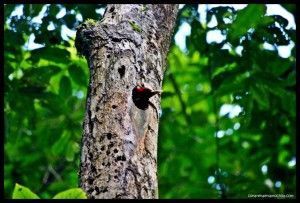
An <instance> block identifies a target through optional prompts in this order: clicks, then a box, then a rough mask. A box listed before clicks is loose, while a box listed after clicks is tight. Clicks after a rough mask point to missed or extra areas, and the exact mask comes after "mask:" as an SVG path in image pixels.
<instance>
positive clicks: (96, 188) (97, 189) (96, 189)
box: [95, 186, 100, 194]
mask: <svg viewBox="0 0 300 203" xmlns="http://www.w3.org/2000/svg"><path fill="white" fill-rule="evenodd" d="M95 191H96V192H97V194H99V193H100V190H99V188H98V187H97V186H96V187H95Z"/></svg>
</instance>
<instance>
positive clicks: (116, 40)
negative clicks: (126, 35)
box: [111, 38, 121, 42]
mask: <svg viewBox="0 0 300 203" xmlns="http://www.w3.org/2000/svg"><path fill="white" fill-rule="evenodd" d="M111 40H112V41H113V42H121V39H119V38H112V39H111Z"/></svg>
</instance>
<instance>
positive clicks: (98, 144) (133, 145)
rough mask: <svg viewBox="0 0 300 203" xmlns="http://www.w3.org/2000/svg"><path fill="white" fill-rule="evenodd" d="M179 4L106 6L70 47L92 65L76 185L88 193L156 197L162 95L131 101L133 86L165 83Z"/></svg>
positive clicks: (104, 196)
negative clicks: (146, 103)
mask: <svg viewBox="0 0 300 203" xmlns="http://www.w3.org/2000/svg"><path fill="white" fill-rule="evenodd" d="M177 11H178V6H177V5H171V4H157V5H148V4H147V5H142V4H110V5H108V6H107V9H106V11H105V14H104V17H103V19H102V20H101V21H100V22H96V23H95V22H94V21H92V20H87V21H86V22H85V23H83V24H82V25H81V26H79V28H78V30H77V36H76V41H75V45H76V48H77V50H78V51H79V53H81V54H82V55H84V56H85V57H86V59H87V61H88V64H89V68H90V83H89V90H88V95H87V104H86V114H85V119H84V133H83V138H82V148H81V164H80V186H81V187H82V188H83V190H85V191H86V192H87V195H88V197H89V198H139V199H140V198H158V187H157V174H156V173H157V134H158V121H159V120H158V119H159V116H158V112H159V108H160V96H159V95H158V94H156V95H154V96H153V97H151V98H150V100H149V101H150V102H151V103H152V105H149V106H147V108H140V107H139V106H136V104H135V103H134V101H133V99H134V98H133V95H132V92H133V89H134V88H135V87H136V86H137V84H144V85H145V86H146V87H149V88H152V89H154V90H160V89H161V87H162V80H163V73H164V71H165V66H166V56H167V52H168V49H169V44H170V39H171V35H172V31H173V27H174V24H175V19H176V15H177Z"/></svg>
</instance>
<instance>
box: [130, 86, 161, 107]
mask: <svg viewBox="0 0 300 203" xmlns="http://www.w3.org/2000/svg"><path fill="white" fill-rule="evenodd" d="M160 93H161V91H159V90H155V91H154V90H152V89H150V88H148V87H145V85H144V84H143V83H138V84H137V85H136V86H135V87H134V88H133V90H132V100H133V103H134V104H135V105H136V106H137V107H138V108H139V109H142V110H146V109H147V108H148V107H149V105H151V106H153V107H154V108H155V106H154V105H153V104H152V103H151V102H150V101H149V99H150V98H151V97H152V96H154V95H156V94H160ZM155 109H156V108H155Z"/></svg>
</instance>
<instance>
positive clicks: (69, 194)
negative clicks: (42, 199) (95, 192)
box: [53, 188, 87, 199]
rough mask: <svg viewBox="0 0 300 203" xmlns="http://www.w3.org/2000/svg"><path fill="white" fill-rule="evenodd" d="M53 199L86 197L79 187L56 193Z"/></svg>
mask: <svg viewBox="0 0 300 203" xmlns="http://www.w3.org/2000/svg"><path fill="white" fill-rule="evenodd" d="M53 199H87V197H86V194H85V192H84V191H83V190H82V189H81V188H73V189H69V190H66V191H63V192H60V193H58V194H56V195H55V196H54V197H53Z"/></svg>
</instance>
